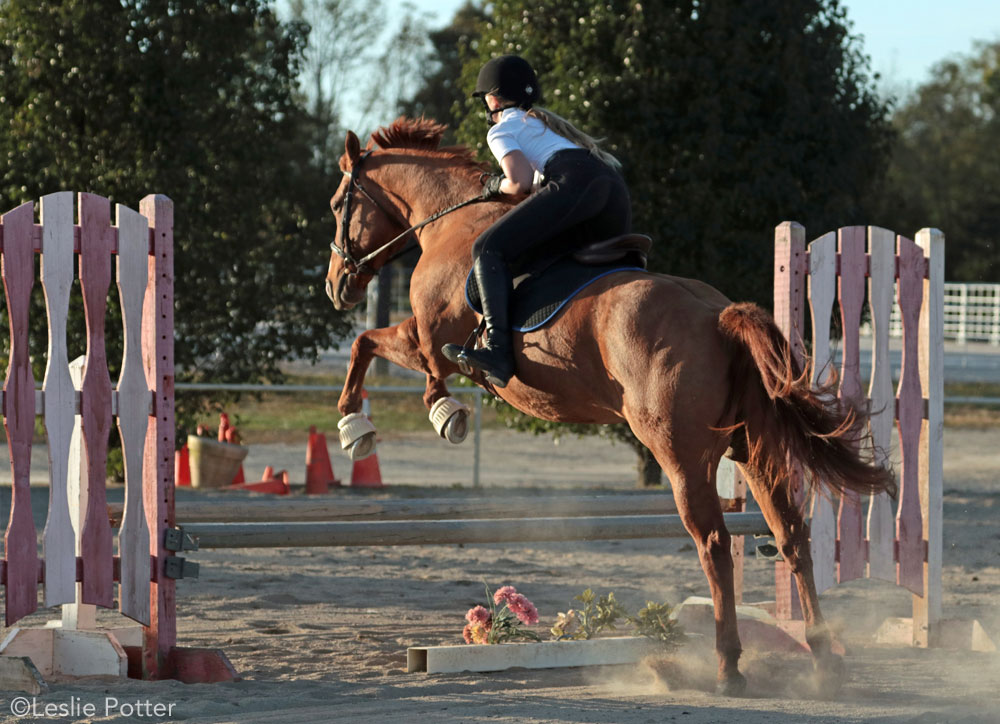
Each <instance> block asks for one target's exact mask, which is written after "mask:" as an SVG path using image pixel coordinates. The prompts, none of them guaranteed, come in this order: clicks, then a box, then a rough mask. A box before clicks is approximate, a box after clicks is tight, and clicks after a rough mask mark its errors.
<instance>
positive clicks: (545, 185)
mask: <svg viewBox="0 0 1000 724" xmlns="http://www.w3.org/2000/svg"><path fill="white" fill-rule="evenodd" d="M472 95H473V97H477V98H480V99H481V100H482V102H483V104H484V105H485V106H486V121H487V123H488V125H489V126H490V128H489V132H488V133H487V134H486V142H487V144H488V145H489V147H490V151H492V152H493V155H494V156H495V157H496V159H497V161H499V162H500V167H501V168H502V169H503V173H502V174H498V175H495V176H489V177H488V178H486V181H485V184H484V185H483V198H487V199H489V198H493V197H495V196H498V195H500V194H509V195H512V196H517V195H522V194H529V195H528V196H527V198H525V199H524V200H523V201H521V202H520V203H518V204H517V206H514V207H513V208H512V209H511V210H510V211H508V212H507V213H506V214H504V215H503V216H502V217H501V218H500V219H498V220H497V221H496V223H494V224H493V225H492V226H490V228H488V229H487V230H486V231H484V232H483V233H482V234H481V235H480V236H479V238H478V239H477V240H476V242H475V244H474V245H473V247H472V258H473V267H472V271H473V274H474V275H475V278H476V283H477V285H478V286H479V296H480V299H481V300H482V309H483V318H484V321H485V322H486V333H485V343H484V346H482V347H481V348H479V349H467V348H463V347H462V346H460V345H457V344H446V345H444V347H443V348H442V350H441V351H442V353H443V354H444V356H445V357H447V358H448V359H449V360H451V361H452V362H455V363H460V362H466V363H467V364H468V365H469V366H471V367H475V368H479V369H481V370H482V371H483V372H484V373H485V375H486V379H487V380H488V381H489V382H490V383H492V384H493V385H494V386H495V387H505V386H506V385H507V382H508V381H509V380H510V378H511V377H512V376H513V374H514V356H513V349H512V345H511V329H510V323H509V321H508V317H507V312H508V309H507V307H508V297H509V296H510V292H511V266H512V265H513V264H514V263H515V262H516V261H517V260H518V258H519V257H521V256H522V255H524V254H525V253H526V252H528V251H529V250H533V249H534V250H537V249H538V247H539V246H540V245H543V244H545V243H546V242H547V241H549V240H551V239H553V238H555V237H557V236H559V235H560V234H561V233H562V232H564V231H566V230H567V229H570V228H572V227H575V226H578V225H581V224H584V223H586V225H587V229H588V234H587V239H588V240H593V239H594V238H599V239H609V238H611V237H614V236H620V235H622V234H626V233H628V232H629V231H630V227H631V220H632V211H631V206H630V199H629V193H628V188H627V187H626V186H625V181H624V180H623V179H622V177H621V174H620V168H621V164H619V163H618V160H617V159H616V158H615V157H614V156H612V155H611V154H610V153H608V152H607V151H604V150H602V149H600V148H599V147H598V145H597V141H595V139H593V138H591V137H590V136H588V135H587V134H585V133H583V132H582V131H580V130H578V129H577V128H575V127H574V126H573V125H572V124H571V123H570V122H569V121H567V120H565V119H564V118H561V117H560V116H558V115H556V114H555V113H553V112H552V111H549V110H546V109H543V108H537V107H535V106H534V103H535V102H536V101H537V100H538V99H539V98H540V96H541V92H540V90H539V86H538V77H537V76H536V75H535V71H534V69H533V68H532V67H531V65H530V64H529V63H528V62H527V61H526V60H524V59H523V58H521V57H519V56H517V55H502V56H499V57H497V58H493V59H492V60H490V61H488V62H487V63H486V64H485V65H483V67H482V69H481V70H480V71H479V78H478V80H477V82H476V90H475V92H474V93H473V94H472Z"/></svg>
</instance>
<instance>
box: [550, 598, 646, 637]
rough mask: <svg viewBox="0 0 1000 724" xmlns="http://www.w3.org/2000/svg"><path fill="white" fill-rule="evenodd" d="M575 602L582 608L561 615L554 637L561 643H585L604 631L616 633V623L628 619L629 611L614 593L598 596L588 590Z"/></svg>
mask: <svg viewBox="0 0 1000 724" xmlns="http://www.w3.org/2000/svg"><path fill="white" fill-rule="evenodd" d="M573 599H574V600H576V601H579V602H580V603H582V604H583V607H582V608H579V609H576V610H574V609H570V610H569V611H567V612H565V613H560V614H559V617H558V619H557V620H556V624H555V626H553V627H552V629H551V631H552V635H553V636H554V637H555V638H557V639H559V640H561V641H567V640H569V641H584V640H589V639H592V638H593V637H594V636H596V635H597V634H599V633H601V632H603V631H614V630H615V623H616V622H617V621H619V620H620V619H622V618H627V617H628V611H626V610H625V607H624V606H623V605H622V604H621V603H619V602H618V600H617V599H615V594H614V591H609V592H608V593H607V594H606V595H604V596H597V595H596V594H595V593H594V592H593V591H592V590H591V589H589V588H588V589H587V590H586V591H584V592H583V593H581V594H579V595H578V596H574V597H573Z"/></svg>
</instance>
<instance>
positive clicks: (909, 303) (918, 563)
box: [896, 236, 925, 595]
mask: <svg viewBox="0 0 1000 724" xmlns="http://www.w3.org/2000/svg"><path fill="white" fill-rule="evenodd" d="M896 243H897V254H898V255H899V298H898V301H899V309H900V313H901V317H902V322H903V365H902V371H901V373H900V378H899V388H898V394H897V397H898V401H899V402H898V408H899V414H898V426H899V445H900V451H901V453H902V454H901V461H900V466H899V467H900V474H899V477H900V489H899V507H898V509H897V513H896V540H897V546H898V551H899V553H898V557H897V560H896V582H897V583H898V584H899V585H900V586H903V587H904V588H907V589H909V590H910V591H913V592H914V593H917V594H921V595H922V594H923V592H924V588H923V586H924V546H923V519H922V516H921V512H920V459H919V458H920V429H921V426H922V424H923V416H924V400H923V393H922V391H921V388H920V359H919V341H918V338H917V335H918V331H919V329H920V307H921V304H922V302H923V293H924V292H923V287H924V268H925V264H924V252H923V250H922V249H921V248H920V247H919V246H917V245H916V244H914V243H913V242H912V241H910V240H909V239H906V238H904V237H902V236H900V237H898V238H897V242H896Z"/></svg>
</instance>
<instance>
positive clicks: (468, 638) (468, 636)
mask: <svg viewBox="0 0 1000 724" xmlns="http://www.w3.org/2000/svg"><path fill="white" fill-rule="evenodd" d="M462 638H463V639H465V643H467V644H471V643H472V624H471V623H467V624H465V628H464V629H462Z"/></svg>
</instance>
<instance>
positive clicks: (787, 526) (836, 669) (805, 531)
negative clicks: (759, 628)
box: [740, 463, 844, 695]
mask: <svg viewBox="0 0 1000 724" xmlns="http://www.w3.org/2000/svg"><path fill="white" fill-rule="evenodd" d="M740 469H741V470H742V471H743V474H744V476H745V477H746V479H747V482H748V483H749V485H750V490H751V491H752V493H753V497H754V500H756V501H757V505H759V506H760V510H761V512H762V513H763V514H764V519H765V520H766V521H767V524H768V526H769V527H770V529H771V532H772V533H773V534H774V540H775V543H776V544H777V546H778V550H779V551H781V555H782V557H783V558H784V559H785V562H786V563H787V564H788V567H789V568H790V569H791V572H792V574H793V575H794V577H795V587H796V588H797V589H798V593H799V600H800V601H801V603H802V618H803V619H804V620H805V625H806V642H807V643H808V644H809V648H810V649H811V650H812V654H813V661H814V664H815V666H816V673H817V676H818V682H817V683H818V688H819V691H820V693H822V694H824V695H832V694H834V693H836V691H837V690H838V689H839V688H840V685H841V683H842V682H843V677H844V664H843V661H842V660H841V658H840V657H839V656H837V655H836V654H834V653H833V648H832V647H833V637H832V635H831V634H830V630H829V628H827V626H826V624H825V623H824V621H823V614H822V613H820V610H819V596H818V595H817V593H816V584H815V582H814V581H813V567H812V553H811V552H810V550H809V527H808V526H807V525H806V522H805V519H804V518H803V515H802V510H801V509H800V508H799V506H798V504H796V502H795V500H794V499H793V497H792V494H791V491H790V489H789V486H788V485H787V484H786V483H785V481H783V480H774V479H772V478H770V477H769V476H768V475H767V473H766V472H765V471H764V470H762V469H759V468H757V467H755V466H753V465H751V464H748V463H741V464H740Z"/></svg>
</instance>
